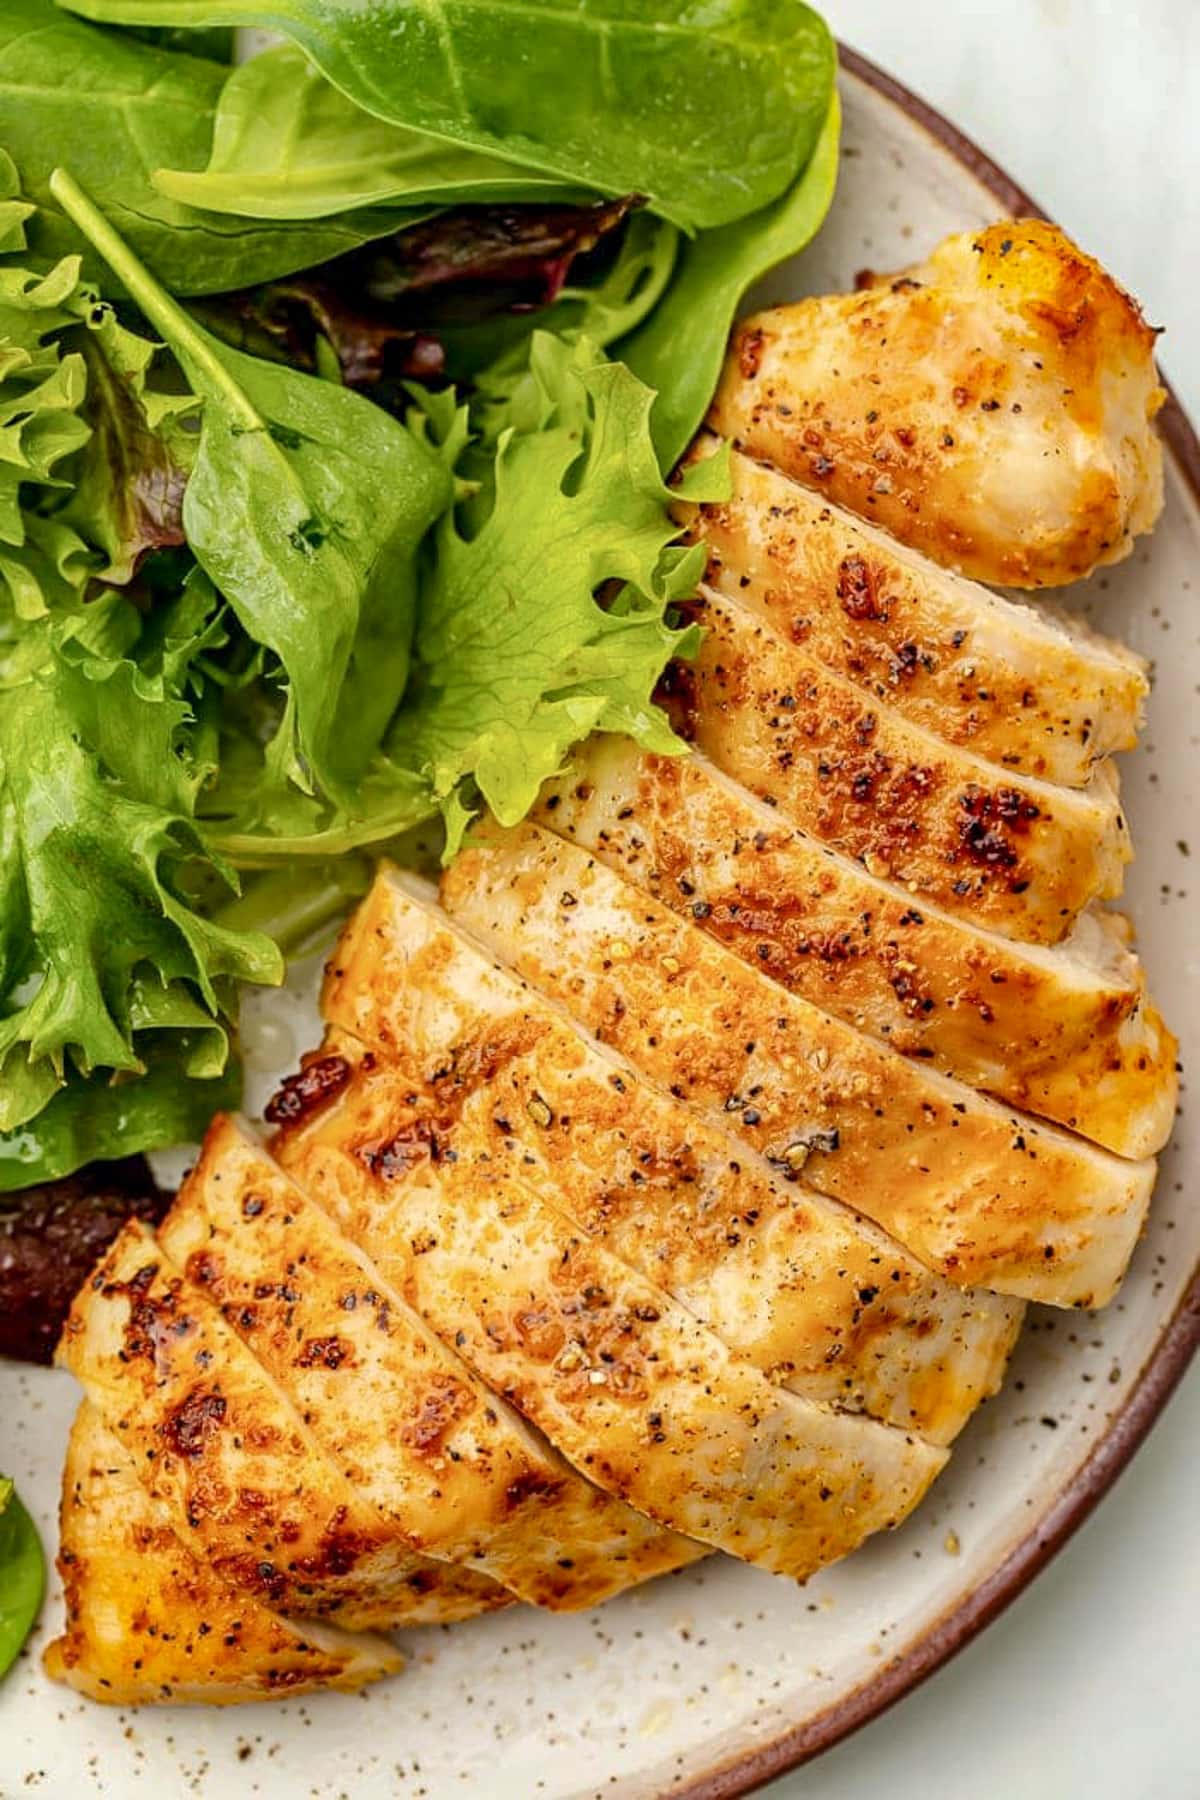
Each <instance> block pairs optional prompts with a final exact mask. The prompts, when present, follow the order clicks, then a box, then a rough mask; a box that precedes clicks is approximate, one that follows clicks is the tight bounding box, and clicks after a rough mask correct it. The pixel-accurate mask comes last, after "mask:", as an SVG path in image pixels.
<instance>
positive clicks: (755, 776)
mask: <svg viewBox="0 0 1200 1800" xmlns="http://www.w3.org/2000/svg"><path fill="white" fill-rule="evenodd" d="M689 611H690V613H691V616H692V617H693V618H695V619H696V620H698V621H699V623H700V624H702V625H703V626H704V628H705V631H704V640H703V642H702V644H701V646H700V651H699V654H698V656H697V658H696V660H695V661H694V662H693V663H689V664H687V665H683V664H677V665H675V668H674V670H673V671H672V672H671V673H672V677H673V682H674V687H675V699H674V702H673V704H672V705H671V707H670V710H671V711H672V712H673V713H674V715H675V724H676V728H677V730H679V731H680V732H681V733H682V734H683V735H684V736H686V737H689V738H690V739H691V740H692V741H693V742H694V743H695V744H696V745H697V746H698V747H699V748H700V749H701V750H703V751H704V752H705V753H706V755H708V756H709V757H710V758H711V759H712V761H713V762H714V763H715V764H716V765H717V767H718V768H721V769H723V770H724V771H725V773H726V774H727V775H730V776H732V777H733V778H734V779H735V780H736V781H740V782H742V783H743V784H744V785H745V786H746V787H747V788H749V789H750V791H751V792H752V793H755V794H758V795H760V796H761V797H762V798H763V799H765V800H769V801H771V802H772V803H773V804H774V805H775V806H776V807H777V808H778V811H779V814H780V816H781V817H786V818H788V819H791V820H792V821H793V822H794V823H795V824H797V825H799V826H800V827H801V829H802V830H804V831H805V832H807V833H809V835H810V836H812V837H814V838H819V839H820V840H821V841H822V842H823V843H826V844H830V845H831V846H832V847H833V848H834V849H836V850H840V851H841V852H842V854H843V855H845V856H848V857H854V858H857V859H858V860H859V861H861V862H862V863H863V864H864V865H865V866H866V868H867V869H868V870H869V871H870V873H871V874H872V875H877V876H880V877H882V878H885V879H887V878H890V879H892V880H894V881H897V882H899V883H901V884H902V886H903V887H904V888H905V889H907V891H908V892H909V893H910V894H915V895H925V896H928V898H929V899H930V900H932V901H933V902H934V903H935V904H936V905H938V906H941V907H944V908H945V910H946V911H947V912H953V913H961V914H963V915H964V916H965V917H967V918H969V919H971V920H973V921H974V922H975V923H976V924H979V925H984V926H987V927H989V928H990V929H991V930H993V931H998V932H1001V933H1002V934H1003V935H1004V936H1005V937H1015V938H1021V939H1024V940H1026V941H1028V942H1032V943H1039V944H1054V943H1058V942H1059V941H1060V940H1061V939H1062V938H1064V937H1066V935H1067V933H1068V932H1069V931H1070V929H1071V926H1072V925H1073V924H1074V922H1075V920H1076V918H1077V917H1078V916H1079V914H1080V913H1081V912H1082V911H1083V909H1084V907H1085V906H1087V905H1088V903H1089V902H1090V901H1092V900H1094V899H1112V898H1113V897H1115V896H1116V895H1117V894H1119V893H1120V891H1121V886H1122V881H1123V877H1124V868H1125V864H1126V862H1127V861H1128V860H1129V855H1130V850H1129V833H1128V831H1127V830H1126V828H1125V821H1124V818H1123V817H1122V814H1121V809H1120V805H1119V802H1118V796H1117V781H1116V774H1115V771H1114V768H1113V765H1112V764H1111V763H1109V762H1105V763H1101V764H1098V765H1097V768H1096V770H1095V773H1094V774H1093V777H1092V780H1091V782H1090V783H1089V785H1088V787H1087V788H1085V789H1083V790H1082V791H1080V790H1077V789H1073V788H1064V787H1054V786H1052V785H1051V784H1050V783H1049V782H1045V781H1037V780H1034V779H1032V778H1031V777H1029V776H1027V775H1018V774H1015V773H1013V774H1009V773H1006V772H1002V771H1001V770H999V769H997V768H995V766H994V765H993V764H991V763H988V762H984V761H983V759H982V758H980V757H976V756H973V755H972V754H971V753H970V752H969V751H964V750H957V749H954V748H952V747H951V746H949V745H947V744H945V743H943V742H942V740H941V739H940V738H937V737H934V736H932V735H931V734H930V733H929V732H927V731H925V730H924V729H923V728H922V727H921V726H919V725H913V724H910V723H909V721H908V720H906V719H904V718H903V717H902V716H901V715H900V714H899V713H897V712H894V711H893V710H892V708H891V707H889V706H885V705H880V704H878V703H877V702H876V701H874V700H872V699H870V698H868V697H867V696H866V695H864V694H863V692H862V690H861V688H858V687H856V686H855V685H854V683H853V682H851V681H847V680H846V679H845V677H843V676H841V675H835V674H833V673H832V672H831V671H829V670H828V669H826V668H824V667H823V665H822V664H821V663H819V662H817V661H816V660H815V658H813V657H812V656H810V655H809V654H808V653H807V651H805V650H804V649H803V648H802V647H800V646H799V645H796V644H794V643H791V642H789V641H788V639H786V638H784V637H783V636H781V635H780V633H779V632H778V631H776V630H775V629H774V627H773V626H771V625H768V624H767V623H765V622H764V621H763V620H762V619H760V618H758V617H756V615H755V614H754V613H753V612H751V611H750V609H749V608H748V607H745V606H743V605H742V603H741V602H740V601H739V600H734V599H732V598H731V597H729V596H727V595H724V594H718V593H717V592H716V590H715V589H713V588H702V589H701V590H700V593H699V595H698V596H697V597H696V599H695V601H694V602H693V603H692V605H691V607H690V608H689ZM680 689H682V692H680Z"/></svg>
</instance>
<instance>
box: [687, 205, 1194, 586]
mask: <svg viewBox="0 0 1200 1800" xmlns="http://www.w3.org/2000/svg"><path fill="white" fill-rule="evenodd" d="M1154 336H1155V334H1154V332H1153V331H1152V330H1151V328H1150V327H1149V326H1148V325H1147V324H1146V323H1145V320H1144V319H1143V318H1142V315H1141V313H1140V311H1139V310H1138V307H1137V305H1136V304H1135V302H1134V301H1133V300H1131V299H1130V297H1129V295H1128V294H1126V293H1125V292H1124V291H1123V290H1122V289H1121V288H1120V287H1118V285H1117V283H1116V282H1115V281H1113V279H1112V277H1111V276H1109V275H1107V274H1106V273H1105V271H1104V270H1103V269H1102V268H1101V267H1100V265H1099V264H1098V263H1097V262H1095V261H1094V260H1093V259H1092V258H1091V257H1090V256H1087V255H1085V254H1084V252H1083V251H1082V250H1080V249H1079V248H1078V247H1077V246H1076V245H1075V244H1073V243H1072V242H1071V241H1070V239H1069V238H1067V237H1066V236H1064V234H1063V233H1062V232H1061V231H1059V230H1058V229H1057V227H1055V226H1053V225H1048V224H1046V223H1045V222H1044V221H1042V220H1039V219H1024V220H1019V221H1010V222H1008V223H1004V224H1000V225H992V226H989V227H988V228H987V230H985V231H978V232H963V233H962V234H960V235H959V236H956V237H950V238H947V239H946V240H945V241H944V243H942V244H940V245H939V246H938V248H937V249H936V250H935V251H934V253H933V255H932V256H931V257H930V258H929V260H928V262H926V263H923V264H921V265H920V266H918V267H916V268H912V269H909V270H907V271H906V272H904V273H903V274H902V275H900V276H898V277H895V278H883V279H882V280H881V281H880V282H879V283H878V284H877V285H872V286H869V287H867V288H866V289H865V290H863V291H860V292H858V293H854V294H832V295H826V296H822V297H821V298H818V299H811V300H803V301H800V302H798V303H797V304H795V305H791V306H781V307H776V308H774V309H773V310H772V311H770V312H763V313H758V314H756V315H754V316H753V317H751V318H748V319H745V320H743V321H742V322H741V324H739V325H738V327H737V329H736V331H735V332H734V336H733V340H732V344H731V348H730V353H729V358H728V361H727V363H726V365H725V369H724V373H723V374H722V377H721V382H720V385H719V387H718V389H717V395H716V398H715V400H714V401H713V405H712V409H711V411H710V413H709V424H710V426H711V427H712V429H713V430H714V431H717V432H719V433H720V434H721V435H722V436H724V437H728V438H731V439H732V440H733V441H734V443H735V444H736V445H738V446H739V447H740V448H741V449H743V450H745V451H747V452H748V453H749V454H750V455H751V456H754V457H758V458H760V459H761V460H763V461H766V462H771V463H774V464H775V465H776V466H777V467H778V468H780V469H782V470H784V471H785V472H786V473H787V474H789V475H793V476H794V477H795V478H796V480H798V481H802V482H804V483H805V484H806V485H807V486H809V487H811V488H814V489H815V490H816V491H817V492H818V493H820V494H821V495H823V496H824V497H825V498H826V499H828V500H831V501H833V502H835V503H836V504H838V505H840V506H845V507H848V508H849V509H850V511H852V512H855V513H858V514H859V515H860V516H861V517H863V518H864V519H870V520H872V521H874V522H875V523H876V524H878V525H880V526H882V527H883V528H884V529H885V530H886V531H889V532H890V533H891V534H892V535H893V536H894V537H896V538H898V539H899V540H900V542H901V543H904V544H910V545H912V546H913V547H914V548H915V549H917V550H920V551H923V552H924V554H925V555H927V556H930V557H932V558H933V560H934V561H935V562H940V563H944V564H946V565H947V566H948V567H950V568H954V569H959V570H961V571H962V572H963V573H964V574H966V575H970V576H972V577H973V578H974V579H975V580H977V581H990V582H995V583H997V584H998V585H1000V586H1005V587H1030V588H1036V587H1057V586H1060V585H1062V584H1063V583H1065V582H1070V581H1078V580H1079V579H1081V578H1082V577H1083V576H1084V575H1086V574H1088V572H1089V571H1090V570H1092V569H1094V568H1096V567H1097V566H1098V565H1100V564H1103V563H1111V562H1116V561H1118V560H1119V559H1120V558H1121V557H1123V556H1127V555H1128V554H1129V551H1130V549H1131V548H1132V545H1133V540H1134V538H1135V536H1136V535H1137V534H1138V533H1139V532H1143V531H1148V530H1149V529H1150V527H1151V526H1152V525H1153V523H1154V521H1155V519H1156V518H1157V516H1158V513H1159V511H1160V509H1161V506H1162V451H1161V446H1160V444H1159V441H1158V438H1157V437H1156V435H1155V433H1154V430H1153V425H1152V422H1153V419H1154V415H1155V413H1156V412H1157V411H1158V409H1159V407H1160V406H1161V405H1162V402H1163V398H1164V393H1163V389H1162V388H1161V387H1160V386H1159V383H1158V378H1157V375H1156V373H1155V368H1154Z"/></svg>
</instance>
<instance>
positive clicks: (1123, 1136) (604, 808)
mask: <svg viewBox="0 0 1200 1800" xmlns="http://www.w3.org/2000/svg"><path fill="white" fill-rule="evenodd" d="M535 817H536V818H538V820H539V822H540V823H542V824H543V825H546V826H548V827H549V828H550V829H551V830H552V831H556V832H558V833H559V834H560V835H562V836H564V837H566V838H568V839H570V840H572V841H574V842H576V843H578V844H582V845H583V846H584V847H585V848H587V849H589V850H590V851H592V852H593V853H594V854H595V855H596V856H598V857H599V858H600V860H601V861H602V862H604V863H606V864H608V865H609V867H611V868H614V869H616V870H618V871H619V872H621V873H622V874H624V875H626V876H627V877H628V879H629V880H630V881H632V882H634V883H635V884H636V885H638V886H641V887H645V888H647V889H648V890H649V891H650V893H651V894H653V895H654V896H655V897H656V898H657V899H658V900H660V901H661V902H662V903H663V904H664V905H666V906H669V907H670V908H671V909H672V910H673V911H675V912H677V913H681V914H684V915H685V916H687V917H689V918H692V919H694V920H696V922H697V923H699V924H700V925H701V926H702V927H703V929H704V930H705V931H707V932H708V933H709V934H710V935H711V936H713V937H715V938H717V939H718V940H719V941H720V942H722V943H724V944H726V945H727V946H728V947H729V948H730V949H731V950H734V951H736V952H737V954H738V955H739V956H741V957H743V958H744V959H745V960H746V961H747V962H749V963H751V964H752V965H753V966H754V967H756V968H758V969H760V970H761V971H762V972H764V973H765V974H768V975H770V976H771V977H772V978H773V979H774V980H775V981H777V982H779V983H781V984H782V985H783V986H784V987H786V988H788V989H789V990H790V991H791V992H793V993H796V994H799V995H800V996H801V997H802V998H804V999H806V1000H809V1001H811V1002H812V1003H813V1004H814V1005H816V1006H819V1007H821V1008H822V1009H823V1010H824V1011H826V1012H831V1013H834V1014H836V1015H837V1016H838V1017H840V1018H843V1019H845V1020H847V1022H848V1023H850V1024H851V1025H854V1026H855V1027H856V1028H858V1029H860V1030H863V1031H866V1032H868V1033H870V1034H871V1035H872V1036H874V1037H876V1038H878V1039H880V1040H881V1041H882V1042H883V1043H885V1044H887V1045H889V1046H890V1047H891V1048H892V1049H893V1050H898V1051H899V1052H900V1053H901V1054H902V1055H905V1056H913V1057H919V1058H921V1059H923V1060H927V1061H929V1062H930V1063H932V1065H933V1066H934V1067H935V1068H937V1069H940V1070H942V1071H943V1072H944V1073H946V1074H949V1075H955V1076H957V1077H958V1078H959V1079H960V1080H963V1081H966V1082H969V1083H970V1084H971V1085H972V1086H975V1087H980V1088H983V1089H984V1090H985V1091H987V1092H989V1093H993V1094H995V1095H997V1096H998V1097H999V1098H1001V1099H1002V1100H1007V1101H1009V1102H1010V1103H1011V1104H1012V1105H1014V1106H1019V1107H1021V1108H1022V1109H1023V1110H1025V1111H1027V1112H1032V1113H1036V1114H1038V1115H1039V1116H1041V1117H1043V1118H1048V1119H1052V1120H1054V1121H1055V1122H1056V1123H1057V1124H1060V1125H1066V1126H1067V1127H1068V1128H1070V1129H1072V1130H1075V1131H1078V1132H1080V1133H1081V1134H1082V1135H1083V1136H1085V1137H1089V1138H1092V1139H1093V1140H1094V1141H1095V1142H1096V1143H1099V1144H1103V1145H1104V1146H1105V1147H1106V1148H1108V1149H1111V1150H1115V1151H1116V1152H1117V1153H1118V1154H1119V1155H1125V1156H1131V1157H1142V1156H1146V1155H1149V1154H1151V1153H1152V1152H1154V1151H1155V1150H1157V1149H1159V1148H1160V1147H1161V1146H1162V1144H1163V1143H1164V1142H1165V1141H1166V1138H1167V1136H1168V1134H1169V1132H1170V1129H1171V1123H1172V1120H1173V1117H1174V1110H1175V1098H1176V1094H1177V1091H1178V1083H1177V1077H1176V1072H1175V1054H1176V1044H1175V1040H1174V1038H1173V1037H1172V1036H1171V1034H1170V1032H1169V1031H1167V1029H1166V1027H1165V1026H1164V1024H1163V1022H1162V1019H1161V1017H1160V1016H1159V1014H1158V1012H1157V1011H1156V1009H1155V1008H1154V1006H1153V1005H1152V1003H1151V1002H1150V1001H1149V1000H1148V999H1147V998H1146V994H1145V990H1144V978H1143V975H1142V972H1141V970H1140V968H1139V966H1138V964H1137V962H1136V959H1135V958H1134V957H1132V956H1131V955H1130V954H1129V953H1128V951H1127V950H1125V949H1124V948H1123V947H1122V946H1121V945H1120V944H1119V943H1118V942H1117V941H1116V938H1115V935H1114V934H1113V933H1112V932H1110V930H1109V929H1108V928H1107V927H1106V926H1105V924H1104V923H1103V921H1102V917H1100V916H1095V915H1090V914H1085V915H1084V917H1083V918H1082V919H1081V920H1080V924H1079V928H1078V930H1077V931H1076V933H1075V935H1074V937H1073V938H1072V939H1071V940H1069V941H1068V943H1067V944H1066V945H1064V946H1063V947H1062V948H1061V949H1057V950H1052V951H1051V950H1044V949H1040V948H1039V947H1038V946H1034V945H1030V946H1026V945H1021V944H1017V943H1014V942H1012V941H1011V940H1009V939H1005V938H1000V937H997V936H995V935H994V934H992V933H988V932H983V931H978V930H976V929H974V928H973V927H971V926H970V925H968V924H967V923H966V922H965V921H963V920H957V919H952V918H950V917H949V916H948V915H946V914H944V913H942V912H939V911H938V910H937V909H936V908H933V907H930V906H929V905H927V904H926V903H924V902H919V901H917V900H915V899H913V898H912V897H911V896H906V895H905V894H904V893H903V892H902V891H901V890H900V889H898V888H896V887H894V886H892V885H891V884H889V883H885V882H880V881H876V880H874V879H873V878H872V877H871V876H869V875H868V874H867V873H866V871H864V870H861V869H859V868H858V867H857V865H855V864H852V863H848V862H846V861H844V860H843V859H841V858H839V857H837V856H835V855H834V854H833V853H832V852H830V851H828V850H825V849H823V848H822V847H821V846H820V845H817V844H814V843H813V842H812V840H811V839H808V838H805V837H804V835H803V834H802V833H798V832H796V831H795V830H793V829H792V828H791V827H790V826H789V825H787V824H786V823H785V822H784V821H781V820H780V819H779V818H778V816H777V815H776V814H775V813H774V812H773V811H772V809H771V808H770V807H768V806H766V805H764V804H763V803H762V802H760V801H756V800H755V799H754V797H753V796H752V795H750V794H747V793H746V792H745V790H744V789H740V788H737V787H736V786H735V785H734V784H733V783H731V782H729V781H728V780H726V779H725V778H724V777H723V776H721V774H720V773H719V771H717V770H715V769H713V767H712V766H711V764H709V763H708V762H706V761H705V759H703V758H702V757H700V756H696V755H693V756H690V757H655V756H647V755H644V754H642V753H641V752H639V751H638V750H636V749H635V748H634V746H632V745H631V744H628V743H626V742H625V741H623V740H620V739H617V738H606V737H596V738H593V739H592V740H591V741H590V742H589V744H588V745H587V746H586V747H585V748H584V749H583V750H582V751H581V752H580V753H579V754H578V755H577V756H576V757H575V759H574V760H573V763H572V766H571V768H570V770H569V771H568V772H567V773H566V774H564V775H563V776H562V777H560V778H558V779H557V780H556V781H554V782H552V783H550V784H548V786H547V787H546V789H545V790H544V791H543V795H542V798H541V799H540V800H539V803H538V808H537V810H536V812H535Z"/></svg>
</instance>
